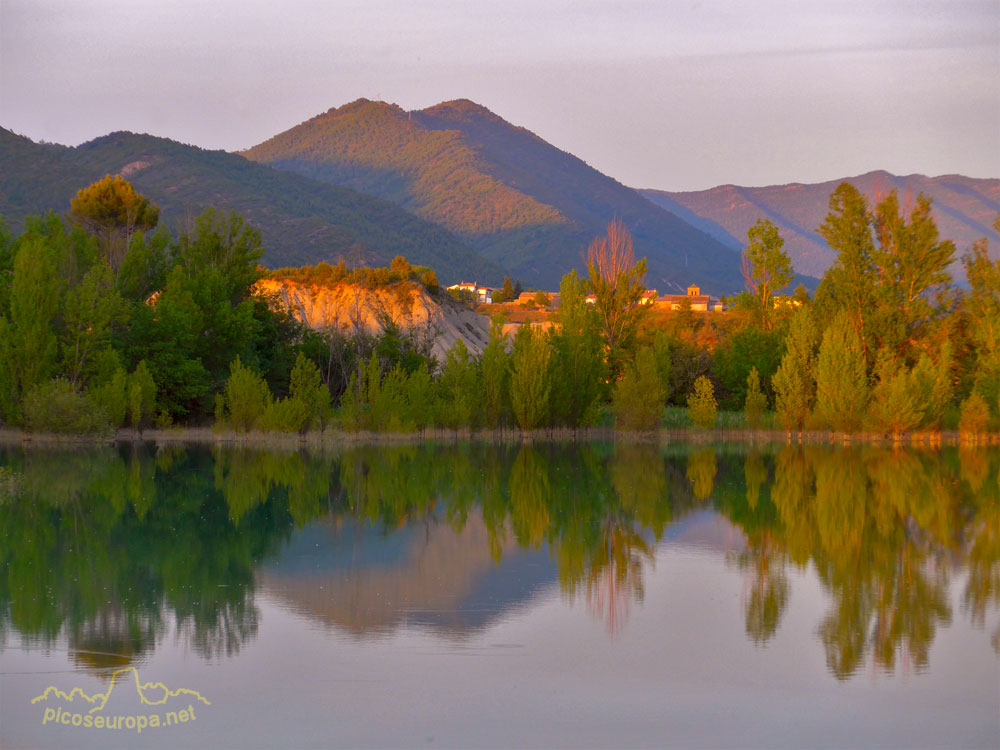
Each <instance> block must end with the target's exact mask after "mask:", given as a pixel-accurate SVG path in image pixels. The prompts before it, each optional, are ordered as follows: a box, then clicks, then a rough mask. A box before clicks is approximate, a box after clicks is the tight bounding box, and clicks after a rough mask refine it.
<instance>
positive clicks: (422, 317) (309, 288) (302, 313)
mask: <svg viewBox="0 0 1000 750" xmlns="http://www.w3.org/2000/svg"><path fill="white" fill-rule="evenodd" d="M256 288H257V289H258V290H259V291H260V292H262V293H264V294H273V295H277V297H278V298H279V299H280V300H281V301H282V303H284V305H285V306H286V307H287V308H289V309H290V310H291V311H292V313H293V314H294V315H295V317H296V318H298V319H299V320H301V321H303V322H304V323H305V324H306V325H308V326H309V327H310V328H316V329H321V328H330V327H333V328H340V329H344V330H350V329H351V328H352V327H353V326H354V325H355V322H357V324H358V325H360V326H361V327H363V328H365V329H366V330H368V331H370V332H378V331H381V330H382V324H381V321H382V320H384V319H385V318H386V317H388V318H390V319H391V320H393V321H394V322H395V323H396V324H397V325H399V326H400V327H401V328H404V329H410V330H415V331H416V332H417V334H418V335H419V336H430V337H433V339H434V345H433V348H432V351H433V354H434V357H435V358H436V359H437V360H438V362H444V361H445V355H446V354H447V352H448V350H449V349H450V348H451V346H452V344H454V343H455V341H456V340H457V339H462V341H463V342H465V346H466V348H467V349H469V351H471V352H473V353H476V354H478V353H480V352H482V350H483V349H484V348H485V347H486V344H487V343H488V342H489V337H490V321H489V318H487V317H486V316H484V315H478V314H476V313H474V312H472V311H471V310H469V308H467V307H466V306H465V305H463V304H462V303H460V302H458V301H456V300H455V299H453V298H452V297H451V296H450V295H448V294H445V293H444V292H441V293H440V294H438V295H436V296H433V297H432V296H431V295H430V294H429V293H428V292H427V290H426V289H425V288H424V287H423V286H421V285H420V284H416V283H414V282H402V283H397V284H394V285H391V286H387V287H379V288H376V289H368V288H366V287H364V286H362V285H360V284H350V283H345V282H339V283H335V284H330V285H326V284H303V283H299V282H296V281H291V280H288V279H273V278H271V279H263V280H261V281H259V282H257V287H256Z"/></svg>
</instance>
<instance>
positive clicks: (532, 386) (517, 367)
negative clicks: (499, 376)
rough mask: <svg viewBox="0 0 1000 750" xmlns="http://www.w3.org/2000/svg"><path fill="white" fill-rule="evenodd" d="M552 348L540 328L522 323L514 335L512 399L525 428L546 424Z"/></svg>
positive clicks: (515, 411) (516, 414) (516, 415)
mask: <svg viewBox="0 0 1000 750" xmlns="http://www.w3.org/2000/svg"><path fill="white" fill-rule="evenodd" d="M550 356H551V349H550V348H549V342H548V340H547V338H546V336H545V334H544V333H543V332H542V331H541V329H536V328H534V327H533V326H531V325H523V326H521V327H520V328H519V329H518V331H517V335H516V336H515V337H514V351H513V353H512V356H511V376H510V400H511V406H512V408H513V410H514V418H515V419H516V420H517V423H518V424H519V425H520V426H521V429H522V430H533V429H535V428H536V427H540V426H541V425H543V424H545V422H546V421H547V419H548V416H549V393H550V392H551V383H550V381H549V357H550Z"/></svg>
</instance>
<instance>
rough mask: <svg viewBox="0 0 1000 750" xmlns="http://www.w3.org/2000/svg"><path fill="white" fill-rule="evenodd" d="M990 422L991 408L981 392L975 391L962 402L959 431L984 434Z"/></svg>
mask: <svg viewBox="0 0 1000 750" xmlns="http://www.w3.org/2000/svg"><path fill="white" fill-rule="evenodd" d="M989 421H990V408H989V406H988V405H987V403H986V399H984V398H983V396H982V394H981V393H980V392H979V391H973V392H972V393H971V394H969V397H968V398H967V399H965V401H963V402H962V409H961V416H960V417H959V420H958V431H959V432H962V433H967V434H970V435H975V434H977V433H980V432H983V431H984V430H985V429H986V427H987V425H989Z"/></svg>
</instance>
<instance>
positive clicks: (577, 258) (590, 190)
mask: <svg viewBox="0 0 1000 750" xmlns="http://www.w3.org/2000/svg"><path fill="white" fill-rule="evenodd" d="M243 155H244V156H246V157H247V158H248V159H252V160H254V161H259V162H265V163H268V164H271V165H273V166H275V167H278V168H281V169H286V170H290V171H293V172H296V173H298V174H302V175H305V176H308V177H311V178H315V179H317V180H324V181H327V182H330V183H333V184H338V185H346V186H348V187H352V188H355V189H357V190H360V191H364V192H368V193H371V194H373V195H377V196H379V197H382V198H385V199H387V200H391V201H393V202H395V203H397V204H398V205H400V206H402V207H404V208H406V209H407V210H409V211H412V212H413V213H415V214H416V215H418V216H420V217H422V218H424V219H427V220H428V221H433V222H435V223H437V224H439V225H440V226H442V227H446V228H447V229H449V230H450V231H452V232H454V233H455V234H457V235H458V236H459V237H461V238H462V239H463V240H465V241H466V242H467V243H469V244H470V245H471V246H472V247H474V248H475V249H476V250H478V251H479V252H480V253H481V254H483V255H484V256H486V257H488V258H490V259H492V260H494V261H496V262H498V263H499V264H501V265H503V266H504V267H506V268H508V269H509V270H510V271H511V272H512V273H513V274H514V275H516V276H518V277H519V278H520V279H521V280H522V281H523V282H524V283H525V284H527V285H535V286H543V287H547V288H555V287H556V285H557V284H558V282H559V279H560V278H561V277H562V276H563V274H565V273H566V272H567V271H568V270H569V269H570V268H573V267H575V268H577V269H579V270H583V266H584V260H583V257H584V253H585V250H586V247H587V245H588V244H589V243H590V241H591V240H592V239H593V238H594V237H595V236H597V235H601V234H603V233H604V231H605V229H606V227H607V224H608V222H609V221H610V220H611V219H613V218H614V217H615V216H617V217H619V218H621V219H622V220H623V221H624V222H625V224H626V226H627V227H628V228H629V229H630V230H631V232H632V233H633V235H634V237H635V244H636V252H637V254H638V255H639V256H640V257H641V256H647V257H648V259H649V276H648V277H647V280H646V281H647V284H648V285H649V286H653V287H657V288H659V289H661V290H662V291H676V290H681V289H683V288H685V287H686V286H687V285H688V284H689V283H697V284H699V285H700V286H702V287H704V288H705V289H707V290H709V291H711V292H714V293H726V292H731V291H734V290H737V289H740V288H742V279H741V277H740V272H739V258H738V256H737V255H736V254H735V253H734V252H733V251H732V249H731V248H729V247H727V246H726V245H725V244H723V243H721V242H719V241H718V240H716V239H714V238H712V237H710V236H708V235H707V234H705V233H704V232H702V231H700V230H698V229H696V228H694V227H692V226H691V225H690V224H688V223H686V222H685V221H682V220H681V219H679V218H678V217H677V216H675V215H673V214H672V213H670V212H668V211H665V210H663V209H661V208H659V207H657V206H655V205H653V204H652V203H651V202H650V201H648V200H646V199H645V198H643V197H642V196H641V195H639V194H638V193H637V192H636V191H634V190H632V189H631V188H628V187H625V186H624V185H622V184H620V183H618V182H616V181H615V180H613V179H611V178H610V177H607V176H605V175H603V174H601V173H600V172H598V171H597V170H595V169H593V168H591V167H589V166H587V164H585V163H584V162H583V161H581V160H580V159H578V158H576V157H575V156H572V155H571V154H567V153H565V152H563V151H560V150H559V149H557V148H555V147H554V146H552V145H550V144H548V143H546V142H545V141H543V140H542V139H541V138H539V137H538V136H536V135H534V134H533V133H531V132H530V131H528V130H526V129H524V128H519V127H516V126H514V125H511V124H510V123H508V122H506V121H505V120H503V119H502V118H500V117H498V116H497V115H495V114H493V113H492V112H490V111H489V110H488V109H486V108H484V107H481V106H479V105H477V104H475V103H473V102H470V101H467V100H457V101H452V102H446V103H443V104H439V105H436V106H434V107H430V108H428V109H424V110H420V111H413V112H406V111H404V110H402V109H401V108H399V107H398V106H396V105H392V104H384V103H381V102H371V101H368V100H365V99H360V100H358V101H356V102H352V103H351V104H347V105H344V106H343V107H340V108H339V109H331V110H329V111H328V112H326V113H324V114H322V115H318V116H317V117H314V118H312V119H310V120H307V121H306V122H303V123H301V124H300V125H297V126H295V127H293V128H291V129H290V130H287V131H285V132H284V133H281V134H279V135H277V136H275V137H273V138H271V139H270V140H268V141H265V142H264V143H261V144H259V145H257V146H255V147H253V148H251V149H249V150H247V151H245V152H243Z"/></svg>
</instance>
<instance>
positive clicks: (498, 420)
mask: <svg viewBox="0 0 1000 750" xmlns="http://www.w3.org/2000/svg"><path fill="white" fill-rule="evenodd" d="M507 281H508V282H509V281H510V279H509V278H508V279H507ZM479 368H480V370H481V371H482V378H483V411H484V416H485V422H486V426H487V427H488V428H490V429H491V430H495V429H496V428H498V427H499V426H500V425H501V424H502V422H503V420H504V417H505V416H506V414H507V412H508V410H509V408H510V406H509V403H510V396H509V393H510V355H509V354H508V353H507V345H506V337H505V336H504V335H503V319H502V318H500V317H494V318H493V319H492V320H491V321H490V341H489V343H488V344H487V345H486V349H484V350H483V354H482V357H481V358H480V363H479Z"/></svg>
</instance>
